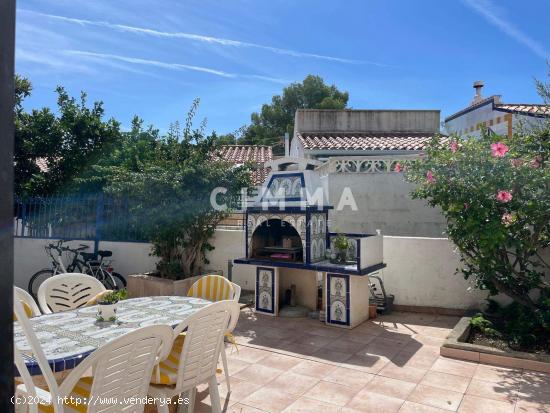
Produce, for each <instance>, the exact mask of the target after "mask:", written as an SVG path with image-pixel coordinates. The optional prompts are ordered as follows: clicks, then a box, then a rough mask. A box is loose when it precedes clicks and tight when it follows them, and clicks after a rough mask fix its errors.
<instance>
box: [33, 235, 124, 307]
mask: <svg viewBox="0 0 550 413" xmlns="http://www.w3.org/2000/svg"><path fill="white" fill-rule="evenodd" d="M64 242H65V241H64V240H60V241H58V242H57V243H55V244H54V243H50V244H47V245H46V246H45V247H44V249H45V250H46V254H47V255H49V256H50V258H51V260H52V265H51V268H44V269H42V270H40V271H38V272H36V273H35V274H33V276H32V277H31V279H30V280H29V285H28V291H29V294H31V295H32V297H33V298H34V299H35V300H36V299H37V293H38V288H39V287H40V285H41V284H42V283H43V282H44V280H46V279H47V278H50V277H53V276H55V275H57V274H64V273H68V272H79V273H82V274H88V275H90V276H92V277H95V278H97V279H98V280H99V281H101V282H102V284H103V285H104V286H105V288H107V289H109V290H119V289H121V288H125V287H126V280H125V279H124V277H123V276H122V275H120V274H119V273H117V272H114V271H113V268H112V267H111V266H110V264H111V262H105V261H104V259H105V258H107V257H110V256H112V254H113V253H112V251H106V250H105V251H98V252H97V254H95V253H86V252H83V251H84V250H86V249H88V248H89V247H88V246H87V245H85V244H80V245H79V247H78V248H69V247H68V246H63V243H64ZM64 252H69V253H71V254H72V260H71V263H70V264H69V265H68V266H66V267H65V264H64V262H63V253H64ZM55 253H57V254H55ZM80 257H82V259H80ZM97 257H100V259H99V260H98V259H97Z"/></svg>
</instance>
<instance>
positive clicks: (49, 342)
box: [14, 296, 211, 375]
mask: <svg viewBox="0 0 550 413" xmlns="http://www.w3.org/2000/svg"><path fill="white" fill-rule="evenodd" d="M208 304H211V301H208V300H204V299H202V298H195V297H181V296H154V297H140V298H130V299H127V300H123V301H120V302H119V303H118V308H117V319H116V321H98V320H97V318H96V316H97V306H95V305H94V306H89V307H81V308H77V309H75V310H68V311H63V312H58V313H52V314H44V315H40V316H37V317H33V318H31V319H30V323H31V325H32V328H33V330H34V332H35V334H36V336H37V338H38V341H39V343H40V345H41V347H42V349H43V350H44V353H45V355H46V358H47V359H48V363H49V364H50V367H51V369H52V371H53V372H54V373H60V372H64V371H67V370H71V369H73V368H74V367H75V366H77V365H78V364H79V363H80V362H81V361H82V360H84V359H85V358H86V357H87V356H88V355H89V354H91V353H92V352H93V351H94V350H96V349H98V348H99V347H101V346H103V345H105V344H106V343H108V342H109V341H111V340H114V339H116V338H117V337H120V336H122V335H124V334H126V333H130V332H131V331H134V330H137V329H139V328H141V327H145V326H149V325H157V324H164V325H170V326H172V327H175V326H177V325H178V324H180V323H181V322H183V321H185V319H186V318H188V317H189V316H191V315H192V314H194V313H195V312H197V311H198V310H200V309H201V308H203V307H205V306H207V305H208ZM14 344H15V345H16V346H17V348H18V349H19V350H20V351H21V353H22V355H23V358H24V360H25V364H26V366H27V368H28V370H29V372H30V374H31V375H41V374H42V372H41V370H40V367H39V365H38V362H37V360H36V358H35V357H34V356H33V353H32V351H31V348H30V346H29V344H28V342H27V338H26V336H25V334H24V332H23V330H22V328H21V327H20V326H19V325H18V324H17V321H14Z"/></svg>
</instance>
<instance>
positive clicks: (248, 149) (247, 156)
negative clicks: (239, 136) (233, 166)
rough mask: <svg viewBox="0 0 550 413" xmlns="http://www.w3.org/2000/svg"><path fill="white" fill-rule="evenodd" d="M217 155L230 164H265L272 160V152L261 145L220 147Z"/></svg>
mask: <svg viewBox="0 0 550 413" xmlns="http://www.w3.org/2000/svg"><path fill="white" fill-rule="evenodd" d="M219 155H220V157H222V158H223V159H224V160H226V161H228V162H231V163H237V164H239V163H246V162H253V163H265V162H269V161H271V160H272V159H273V150H272V148H271V146H262V145H222V146H221V147H220V150H219Z"/></svg>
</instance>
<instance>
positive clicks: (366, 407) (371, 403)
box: [346, 388, 404, 413]
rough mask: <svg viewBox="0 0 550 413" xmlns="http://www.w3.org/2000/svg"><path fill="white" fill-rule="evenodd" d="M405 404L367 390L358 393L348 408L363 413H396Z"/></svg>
mask: <svg viewBox="0 0 550 413" xmlns="http://www.w3.org/2000/svg"><path fill="white" fill-rule="evenodd" d="M403 403H404V400H401V399H396V398H395V397H389V396H384V395H383V394H378V393H372V392H369V391H368V390H367V388H365V389H363V390H361V391H360V392H359V393H357V395H356V396H355V397H354V398H353V399H352V400H351V401H350V402H349V403H348V405H347V406H346V407H351V408H352V409H355V410H357V411H360V412H363V413H395V412H397V411H399V409H400V408H401V406H402V405H403Z"/></svg>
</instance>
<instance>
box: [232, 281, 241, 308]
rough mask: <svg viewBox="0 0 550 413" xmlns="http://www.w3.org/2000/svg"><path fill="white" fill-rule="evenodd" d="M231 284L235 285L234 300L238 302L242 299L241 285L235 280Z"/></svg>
mask: <svg viewBox="0 0 550 413" xmlns="http://www.w3.org/2000/svg"><path fill="white" fill-rule="evenodd" d="M231 286H232V287H233V301H236V302H237V303H238V302H239V300H240V299H241V286H240V285H238V284H235V283H234V282H231Z"/></svg>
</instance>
